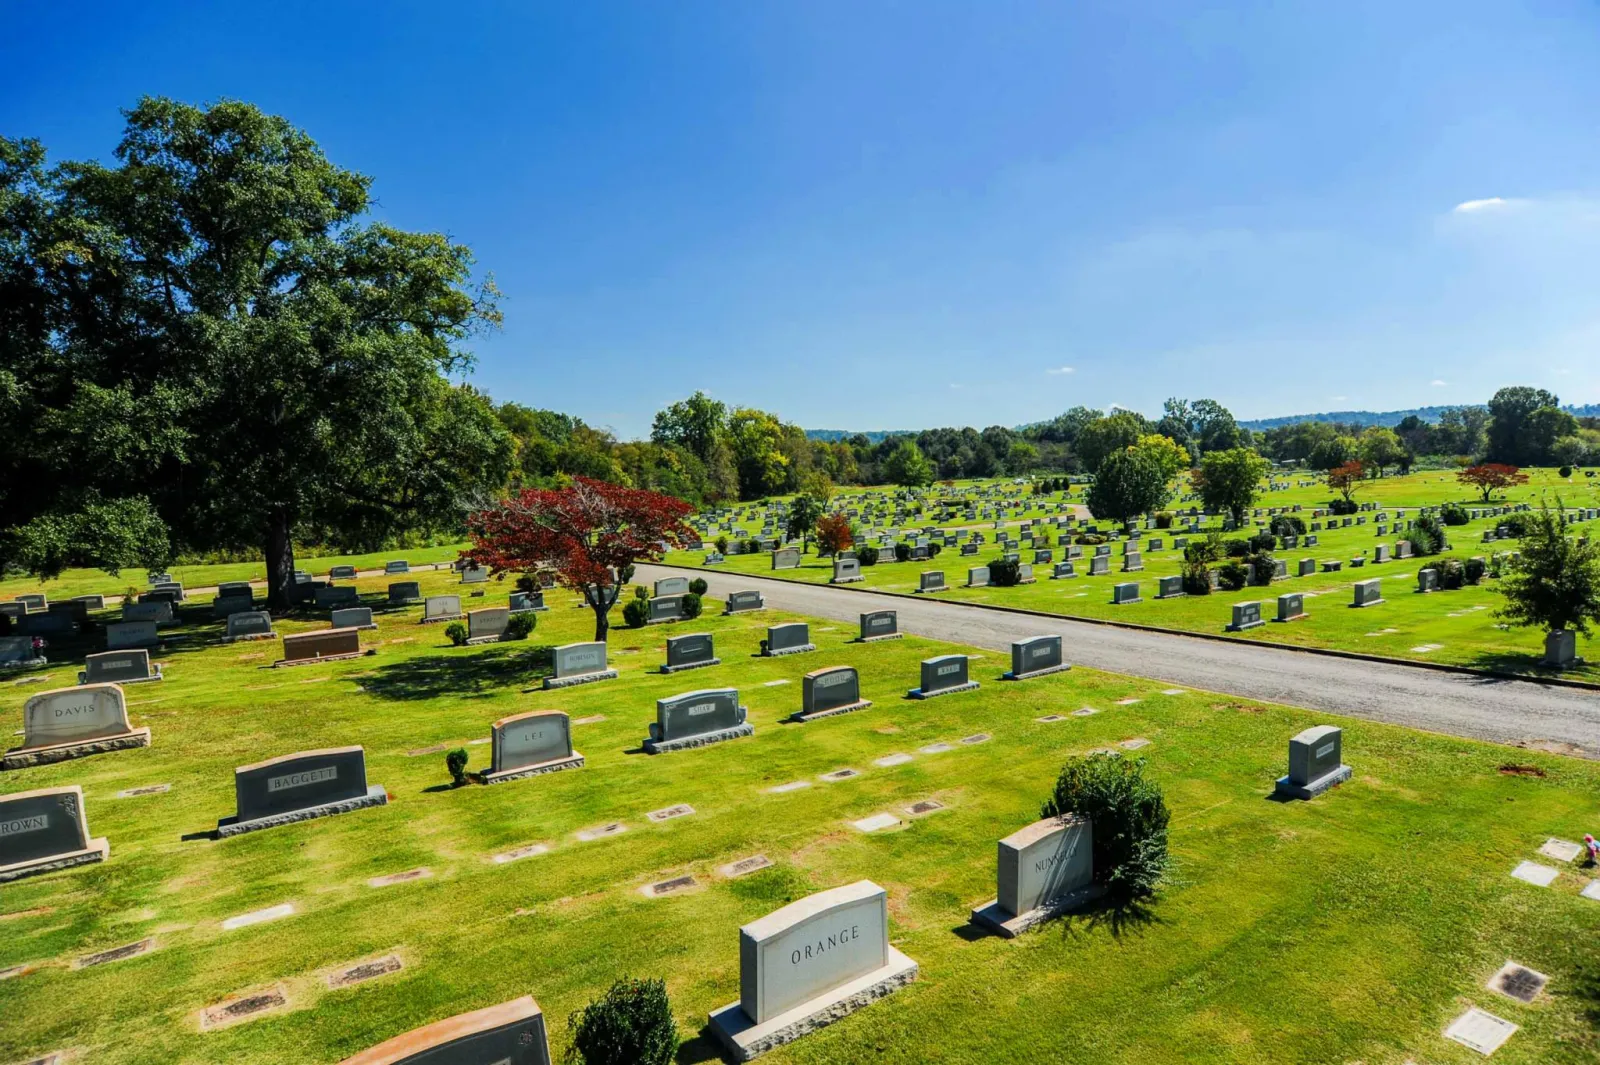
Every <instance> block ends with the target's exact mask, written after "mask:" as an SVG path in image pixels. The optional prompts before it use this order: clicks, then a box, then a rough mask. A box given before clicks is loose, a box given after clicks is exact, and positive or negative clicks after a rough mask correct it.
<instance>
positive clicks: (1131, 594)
mask: <svg viewBox="0 0 1600 1065" xmlns="http://www.w3.org/2000/svg"><path fill="white" fill-rule="evenodd" d="M1111 602H1112V604H1113V605H1115V606H1126V605H1127V604H1129V603H1142V602H1144V600H1143V599H1141V598H1139V584H1138V582H1137V581H1134V582H1132V583H1129V584H1118V585H1114V586H1113V587H1112V589H1111Z"/></svg>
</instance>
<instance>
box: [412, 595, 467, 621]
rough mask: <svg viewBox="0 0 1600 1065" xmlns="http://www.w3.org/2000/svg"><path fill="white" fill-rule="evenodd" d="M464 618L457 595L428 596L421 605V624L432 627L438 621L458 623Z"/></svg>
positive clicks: (459, 598)
mask: <svg viewBox="0 0 1600 1065" xmlns="http://www.w3.org/2000/svg"><path fill="white" fill-rule="evenodd" d="M464 617H466V615H465V614H463V613H462V612H461V597H460V596H459V595H430V596H428V598H427V599H426V600H424V602H423V604H422V624H424V625H432V624H435V623H436V622H440V621H460V620H461V619H462V618H464Z"/></svg>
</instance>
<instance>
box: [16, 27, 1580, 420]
mask: <svg viewBox="0 0 1600 1065" xmlns="http://www.w3.org/2000/svg"><path fill="white" fill-rule="evenodd" d="M0 16H3V19H0V21H3V23H4V25H5V32H4V33H0V71H4V72H5V73H4V75H3V77H0V133H4V134H5V135H8V136H34V137H38V138H40V139H42V140H43V141H44V142H45V143H46V144H47V145H48V146H49V148H50V149H51V151H52V153H53V154H54V155H55V156H57V157H82V156H107V155H109V152H110V150H111V148H112V146H113V145H114V143H115V141H116V138H117V135H118V132H119V129H120V116H119V115H118V108H121V107H125V106H128V105H130V104H132V103H133V102H134V101H135V100H136V99H137V97H138V96H139V95H141V94H145V93H151V94H165V95H170V96H174V97H179V98H182V99H185V100H190V101H194V102H203V101H208V100H214V99H217V98H220V97H224V96H227V97H236V98H242V99H247V100H250V101H253V102H255V103H257V104H259V105H261V106H262V107H264V108H267V109H269V110H271V111H275V112H278V113H281V114H284V115H286V116H288V117H289V118H291V119H292V120H293V121H294V122H296V123H297V124H299V125H300V126H302V127H304V128H305V129H306V130H308V131H309V132H310V133H311V134H312V135H313V136H315V137H316V138H317V139H318V140H319V141H320V142H321V143H322V145H323V146H324V148H325V149H326V151H327V152H328V153H329V155H330V156H331V157H332V158H333V159H334V160H335V161H337V162H339V163H340V164H342V165H345V166H349V167H352V168H355V169H358V170H361V171H363V172H365V173H368V174H370V175H372V176H373V177H374V178H375V192H376V195H377V197H378V200H379V206H378V210H377V214H378V216H379V217H382V218H384V219H385V220H387V221H390V222H392V223H394V224H396V225H400V226H404V227H407V228H413V229H426V230H441V231H444V232H447V233H449V234H451V235H452V236H453V237H455V238H456V239H458V240H461V241H464V242H466V243H467V244H469V245H471V246H472V248H473V249H474V251H475V252H476V253H477V256H478V259H479V261H480V264H481V266H482V267H483V268H484V269H485V270H487V271H492V272H493V274H494V275H495V277H496V279H497V281H498V283H499V285H500V286H501V288H502V289H503V290H504V292H505V297H506V298H505V304H504V310H505V316H506V323H505V328H504V330H503V331H501V332H500V333H498V334H496V335H494V336H492V337H489V338H486V339H484V340H482V341H480V342H479V343H477V345H476V349H477V353H478V355H479V367H478V371H477V373H476V375H475V380H476V382H477V383H478V384H479V385H480V386H482V387H484V388H486V389H487V390H488V391H490V392H491V393H492V394H494V395H495V396H496V397H497V398H503V399H515V400H518V401H520V402H524V403H529V404H533V405H537V406H546V407H552V408H555V409H558V410H564V411H569V412H572V413H575V414H578V415H580V416H582V417H583V418H585V419H586V420H588V421H590V422H591V423H593V424H596V425H603V426H609V427H611V428H613V429H615V430H616V431H617V432H618V433H620V434H622V435H625V436H627V435H634V434H639V433H643V432H645V431H647V430H648V427H649V422H650V418H651V415H652V413H653V412H654V411H655V410H657V409H658V408H659V407H660V406H662V405H664V404H665V403H667V402H670V401H671V400H673V399H676V398H679V397H681V396H683V395H686V394H687V393H688V392H690V391H692V390H693V389H696V388H702V389H705V390H707V391H709V392H711V393H713V394H715V395H717V396H718V397H720V398H722V399H724V400H726V401H728V402H729V403H731V404H736V405H748V406H758V407H762V408H765V409H770V410H775V411H778V412H779V413H781V414H782V415H784V416H785V417H786V418H788V419H790V420H793V421H797V422H799V423H800V424H802V425H805V426H807V427H811V428H856V429H867V428H902V427H912V428H914V427H921V426H929V425H947V424H975V425H978V426H983V425H989V424H1003V425H1011V424H1019V423H1022V422H1026V421H1032V420H1038V419H1041V418H1046V417H1049V416H1051V415H1053V414H1056V413H1059V412H1060V411H1062V410H1065V409H1066V408H1067V407H1070V406H1072V405H1074V404H1078V403H1084V404H1088V405H1090V406H1097V407H1104V406H1107V405H1110V404H1121V405H1124V406H1129V407H1132V408H1135V409H1140V410H1145V411H1155V410H1157V409H1159V406H1160V403H1161V400H1162V399H1163V398H1165V397H1166V396H1169V395H1174V394H1177V395H1186V396H1190V397H1199V396H1212V397H1214V398H1216V399H1218V400H1221V401H1222V402H1223V403H1225V404H1227V405H1228V406H1229V407H1231V408H1232V409H1233V410H1234V411H1235V412H1236V413H1237V414H1239V415H1240V416H1241V417H1245V418H1249V417H1262V416H1271V415H1277V414H1289V413H1296V412H1305V411H1315V410H1328V409H1345V408H1368V409H1390V408H1396V407H1410V406H1419V405H1426V404H1433V403H1457V402H1474V401H1480V400H1483V399H1485V398H1487V396H1488V395H1489V393H1490V392H1492V391H1493V390H1494V389H1495V388H1496V387H1499V386H1500V385H1503V384H1509V383H1527V384H1537V385H1542V386H1545V387H1548V388H1551V389H1552V390H1554V391H1556V392H1558V393H1560V394H1561V396H1562V397H1563V399H1564V400H1566V401H1568V402H1595V401H1600V59H1597V57H1600V7H1597V6H1596V5H1595V4H1593V3H1592V2H1589V0H1584V2H1569V3H1561V2H1551V3H1544V4H1537V5H1519V4H1514V3H1493V4H1489V3H1476V2H1461V0H1455V2H1451V3H1431V2H1420V0H1406V2H1404V3H1395V2H1393V0H1387V2H1383V3H1364V2H1359V0H1358V2H1344V3H1339V4H1328V3H1322V2H1317V3H1303V4H1302V3H1288V2H1284V3H1273V4H1252V5H1244V4H1241V5H1225V4H1177V3H1167V4H1140V3H1128V2H1126V0H1122V2H1111V3H1070V4H1067V3H1063V4H1012V3H1005V2H997V0H983V2H981V3H980V2H971V0H969V2H964V3H943V2H937V0H931V2H930V0H919V2H916V3H909V2H908V3H886V2H879V3H870V2H869V3H861V2H851V3H834V2H819V0H807V2H805V3H777V2H769V0H761V2H757V3H736V2H733V0H719V2H716V3H695V2H681V0H675V2H673V3H670V4H663V3H656V2H651V3H637V4H629V3H609V4H595V5H588V4H584V5H579V4H566V5H554V4H527V3H477V2H472V0H456V2H453V3H450V4H438V3H430V4H420V3H419V4H405V3H368V4H360V5H357V4H345V3H340V2H338V0H324V2H322V3H319V4H296V3H274V4H272V5H266V4H256V5H246V4H218V3H212V4H193V5H184V4H173V3H159V2H155V0H151V2H144V3H139V4H127V3H120V4H99V3H91V2H75V3H73V4H61V3H53V2H52V3H18V2H16V0H0Z"/></svg>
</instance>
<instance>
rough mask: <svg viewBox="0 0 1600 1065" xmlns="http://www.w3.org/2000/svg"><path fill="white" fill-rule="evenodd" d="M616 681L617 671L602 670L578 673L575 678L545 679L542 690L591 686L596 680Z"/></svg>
mask: <svg viewBox="0 0 1600 1065" xmlns="http://www.w3.org/2000/svg"><path fill="white" fill-rule="evenodd" d="M616 679H617V671H616V670H614V669H602V670H598V671H596V672H594V673H579V674H578V675H577V676H575V677H546V678H544V690H545V691H554V690H555V689H556V688H571V687H573V686H574V685H578V684H593V683H594V682H595V681H597V680H616Z"/></svg>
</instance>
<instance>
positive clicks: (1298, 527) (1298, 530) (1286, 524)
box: [1269, 514, 1306, 536]
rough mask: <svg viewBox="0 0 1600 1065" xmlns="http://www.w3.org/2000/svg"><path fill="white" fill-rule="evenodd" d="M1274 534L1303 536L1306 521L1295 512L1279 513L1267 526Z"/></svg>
mask: <svg viewBox="0 0 1600 1065" xmlns="http://www.w3.org/2000/svg"><path fill="white" fill-rule="evenodd" d="M1269 528H1270V529H1271V530H1272V535H1274V536H1304V535H1305V534H1306V523H1305V520H1304V519H1303V518H1301V517H1300V516H1299V515H1297V514H1279V515H1278V516H1277V517H1275V518H1273V519H1272V524H1271V525H1270V526H1269Z"/></svg>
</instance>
